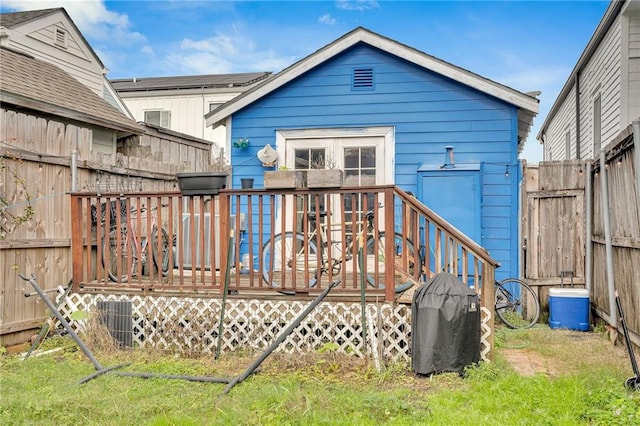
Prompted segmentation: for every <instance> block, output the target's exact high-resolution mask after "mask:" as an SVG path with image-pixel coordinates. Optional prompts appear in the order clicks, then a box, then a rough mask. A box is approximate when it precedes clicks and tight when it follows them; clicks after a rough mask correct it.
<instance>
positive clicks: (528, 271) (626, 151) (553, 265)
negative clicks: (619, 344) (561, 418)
mask: <svg viewBox="0 0 640 426" xmlns="http://www.w3.org/2000/svg"><path fill="white" fill-rule="evenodd" d="M637 143H638V142H636V143H635V144H634V135H633V131H632V126H629V127H628V128H627V129H625V130H624V131H623V132H621V134H620V135H619V136H618V137H617V138H616V140H614V141H612V142H611V143H609V144H608V148H607V152H606V153H605V154H604V162H602V161H601V159H600V158H598V159H596V160H595V161H593V162H592V161H581V160H570V161H558V162H543V163H540V164H539V165H538V166H535V165H534V166H527V165H525V167H524V173H523V176H524V182H523V197H522V202H523V206H522V211H523V217H522V250H523V251H522V258H523V260H524V262H523V263H524V268H523V269H524V277H525V279H526V280H527V282H528V283H529V284H531V285H532V287H533V288H534V289H535V290H536V291H537V292H538V295H539V298H540V302H541V304H542V306H546V304H547V300H548V289H549V287H551V286H559V285H560V284H561V283H563V284H564V285H569V284H571V283H572V282H573V284H574V285H577V286H580V287H586V288H587V289H589V292H590V297H591V302H592V308H593V310H594V311H595V312H596V313H597V314H598V315H599V316H600V317H602V318H604V319H605V320H606V321H608V322H609V323H611V324H612V325H617V324H616V319H617V313H616V312H615V309H616V308H615V304H614V300H613V290H617V291H618V293H619V294H620V300H621V303H622V307H623V311H624V313H625V316H626V318H627V322H628V325H629V328H630V330H631V337H632V340H633V341H634V342H635V343H636V344H637V345H640V195H639V192H638V191H639V189H638V167H640V165H639V164H638V160H637V159H638V153H637V149H638V147H637V145H636V144H637ZM603 172H605V173H606V178H605V179H604V180H603V174H604V173H603ZM603 182H605V183H606V185H604V186H603ZM605 193H606V194H607V199H605V198H603V194H605ZM605 213H608V220H609V227H607V226H606V223H605ZM607 234H608V235H607ZM607 247H609V248H607Z"/></svg>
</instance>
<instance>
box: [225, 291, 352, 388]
mask: <svg viewBox="0 0 640 426" xmlns="http://www.w3.org/2000/svg"><path fill="white" fill-rule="evenodd" d="M339 284H340V280H338V281H334V282H332V283H331V284H330V285H329V287H327V288H326V289H325V290H324V291H323V292H322V293H320V295H319V296H318V297H317V298H315V299H314V301H313V302H311V303H310V304H309V306H307V308H306V309H305V310H304V311H302V313H301V314H300V315H298V317H297V318H296V319H295V320H294V321H293V322H292V323H291V324H289V326H288V327H287V328H286V329H285V330H284V331H283V332H282V333H280V335H279V336H278V338H277V339H276V340H275V341H274V342H273V343H272V344H271V345H270V346H269V347H268V348H267V349H266V350H265V351H264V352H263V353H262V355H260V357H258V359H257V360H255V361H254V363H253V364H251V366H249V368H247V369H246V370H245V372H244V373H242V374H240V375H239V376H237V377H236V378H234V379H233V380H232V381H231V382H229V384H228V385H227V387H226V388H224V391H223V395H224V394H227V393H229V391H230V390H231V388H233V387H234V386H235V385H236V384H238V383H240V382H242V381H243V380H244V379H246V378H247V377H249V376H250V375H251V374H252V373H253V371H254V370H255V369H256V368H258V366H259V365H260V364H262V362H263V361H264V360H265V359H267V357H268V356H269V355H270V354H271V352H273V351H274V350H275V349H276V348H277V347H278V346H280V344H281V343H282V342H284V339H286V338H287V336H289V334H291V332H292V331H293V330H294V329H295V328H296V327H298V326H299V325H300V323H301V322H302V320H303V319H305V318H306V317H307V316H308V315H309V314H310V313H311V311H313V310H314V309H315V307H316V306H318V305H319V304H320V302H322V300H324V298H325V297H327V295H328V294H329V292H330V291H331V290H333V288H334V287H337V286H338V285H339Z"/></svg>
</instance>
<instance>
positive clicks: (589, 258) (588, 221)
mask: <svg viewBox="0 0 640 426" xmlns="http://www.w3.org/2000/svg"><path fill="white" fill-rule="evenodd" d="M585 168H586V170H585V173H586V175H585V185H584V192H585V209H586V210H587V211H586V212H585V227H584V233H585V238H584V243H585V244H586V247H585V256H584V269H585V270H584V281H585V287H586V288H587V291H589V297H591V296H592V294H591V287H592V285H593V244H592V243H591V237H592V234H593V230H592V226H593V177H592V176H591V170H592V169H591V162H590V161H587V163H586V164H585Z"/></svg>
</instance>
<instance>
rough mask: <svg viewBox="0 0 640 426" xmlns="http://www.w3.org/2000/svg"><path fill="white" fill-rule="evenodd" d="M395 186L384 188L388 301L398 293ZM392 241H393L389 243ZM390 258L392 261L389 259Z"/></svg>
mask: <svg viewBox="0 0 640 426" xmlns="http://www.w3.org/2000/svg"><path fill="white" fill-rule="evenodd" d="M393 201H394V200H393V187H389V188H385V190H384V232H385V234H386V236H387V237H386V241H385V245H384V258H385V259H386V260H387V261H386V262H385V265H384V289H385V290H384V298H385V300H386V301H387V302H393V299H394V297H395V294H396V286H395V274H396V261H395V251H394V244H393V241H394V238H395V237H394V232H395V229H396V228H395V214H394V213H395V212H394V205H393ZM389 242H391V243H389ZM389 259H390V261H389Z"/></svg>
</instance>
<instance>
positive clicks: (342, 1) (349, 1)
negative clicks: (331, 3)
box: [336, 0, 380, 12]
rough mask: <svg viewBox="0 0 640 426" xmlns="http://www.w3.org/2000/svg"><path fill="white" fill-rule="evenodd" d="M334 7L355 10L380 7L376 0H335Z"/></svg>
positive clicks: (360, 10)
mask: <svg viewBox="0 0 640 426" xmlns="http://www.w3.org/2000/svg"><path fill="white" fill-rule="evenodd" d="M336 7H337V8H338V9H342V10H356V11H359V12H362V11H364V10H369V9H377V8H378V7H380V5H379V4H378V2H377V1H376V0H337V1H336Z"/></svg>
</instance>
